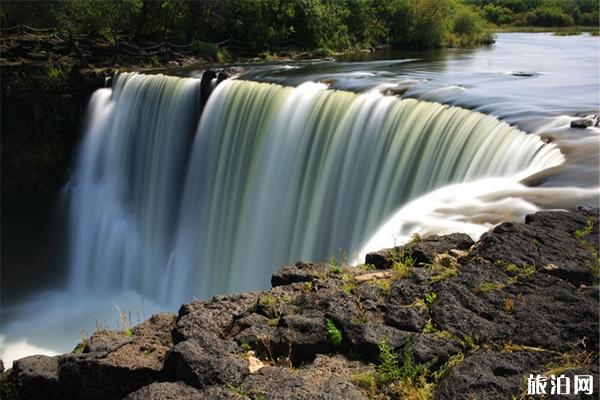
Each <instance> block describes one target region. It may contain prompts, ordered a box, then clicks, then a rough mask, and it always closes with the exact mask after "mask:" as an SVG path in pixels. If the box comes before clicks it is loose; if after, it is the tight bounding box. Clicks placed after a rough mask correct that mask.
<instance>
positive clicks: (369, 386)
mask: <svg viewBox="0 0 600 400" xmlns="http://www.w3.org/2000/svg"><path fill="white" fill-rule="evenodd" d="M352 382H353V383H354V384H355V385H356V386H358V387H360V388H363V389H365V390H366V391H367V392H368V393H370V394H374V393H375V391H376V389H377V381H376V380H375V377H374V376H373V374H369V373H361V374H355V375H353V376H352Z"/></svg>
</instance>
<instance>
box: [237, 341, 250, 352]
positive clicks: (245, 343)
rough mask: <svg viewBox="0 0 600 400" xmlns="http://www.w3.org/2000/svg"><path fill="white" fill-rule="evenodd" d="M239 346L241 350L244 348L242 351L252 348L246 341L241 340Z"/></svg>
mask: <svg viewBox="0 0 600 400" xmlns="http://www.w3.org/2000/svg"><path fill="white" fill-rule="evenodd" d="M240 347H241V348H242V350H244V352H246V353H247V352H249V351H250V350H252V346H250V345H249V344H248V342H242V344H241V345H240Z"/></svg>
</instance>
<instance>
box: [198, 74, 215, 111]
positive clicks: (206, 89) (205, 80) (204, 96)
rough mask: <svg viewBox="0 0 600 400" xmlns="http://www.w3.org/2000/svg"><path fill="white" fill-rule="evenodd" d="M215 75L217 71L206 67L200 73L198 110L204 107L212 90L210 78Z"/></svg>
mask: <svg viewBox="0 0 600 400" xmlns="http://www.w3.org/2000/svg"><path fill="white" fill-rule="evenodd" d="M216 77H217V72H216V71H215V70H213V69H210V68H209V69H207V70H206V71H204V72H203V73H202V79H201V80H200V110H203V109H204V106H205V105H206V102H207V101H208V97H209V96H210V94H211V93H212V91H213V86H212V80H213V79H214V78H216Z"/></svg>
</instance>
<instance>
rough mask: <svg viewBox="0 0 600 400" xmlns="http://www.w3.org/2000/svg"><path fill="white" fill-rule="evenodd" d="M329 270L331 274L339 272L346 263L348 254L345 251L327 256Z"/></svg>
mask: <svg viewBox="0 0 600 400" xmlns="http://www.w3.org/2000/svg"><path fill="white" fill-rule="evenodd" d="M328 264H329V272H331V273H332V274H341V273H342V271H343V270H344V267H345V266H347V265H348V255H347V254H346V253H345V252H340V254H339V255H336V254H332V255H331V256H329V261H328Z"/></svg>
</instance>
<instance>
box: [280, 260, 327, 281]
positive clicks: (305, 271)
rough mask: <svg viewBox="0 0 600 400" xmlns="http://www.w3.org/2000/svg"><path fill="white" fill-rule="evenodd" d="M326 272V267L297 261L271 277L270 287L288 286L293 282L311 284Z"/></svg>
mask: <svg viewBox="0 0 600 400" xmlns="http://www.w3.org/2000/svg"><path fill="white" fill-rule="evenodd" d="M326 272H327V269H326V266H324V265H322V264H313V263H307V262H302V261H298V262H297V263H296V264H294V265H290V266H287V267H283V268H282V269H280V270H279V271H277V272H275V273H274V274H273V275H272V276H271V286H273V287H275V286H282V285H289V284H291V283H295V282H313V281H317V280H318V279H319V277H321V276H323V274H325V273H326Z"/></svg>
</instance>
